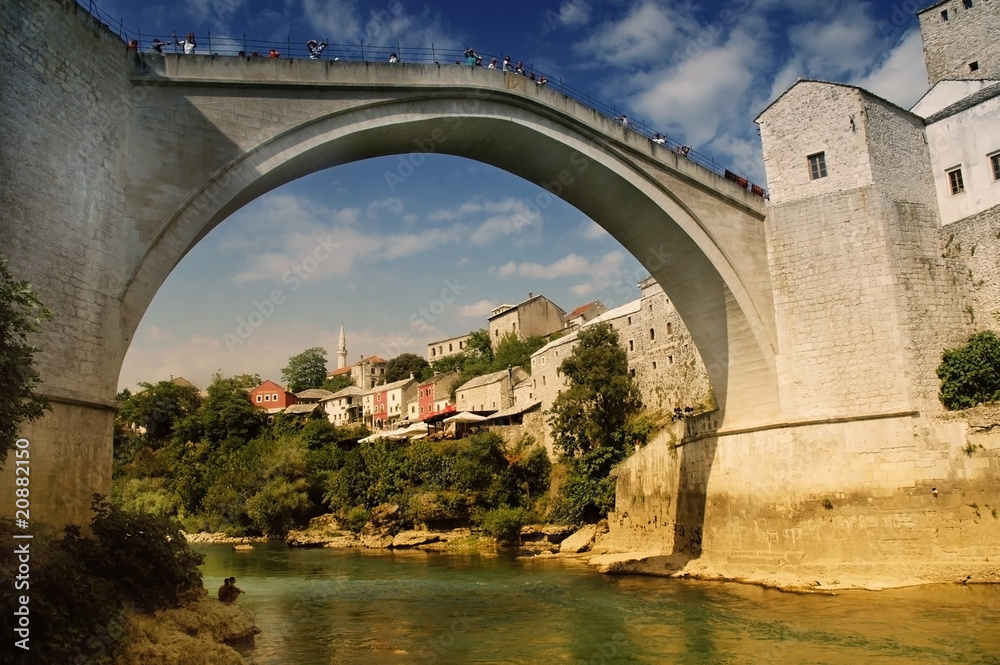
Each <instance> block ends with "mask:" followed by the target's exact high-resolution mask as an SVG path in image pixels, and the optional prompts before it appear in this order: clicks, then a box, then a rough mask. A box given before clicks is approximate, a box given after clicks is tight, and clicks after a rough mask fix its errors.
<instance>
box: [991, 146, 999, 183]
mask: <svg viewBox="0 0 1000 665" xmlns="http://www.w3.org/2000/svg"><path fill="white" fill-rule="evenodd" d="M990 168H992V169H993V179H994V180H1000V152H998V153H996V154H995V155H990Z"/></svg>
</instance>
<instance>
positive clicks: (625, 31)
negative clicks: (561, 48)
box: [575, 1, 695, 66]
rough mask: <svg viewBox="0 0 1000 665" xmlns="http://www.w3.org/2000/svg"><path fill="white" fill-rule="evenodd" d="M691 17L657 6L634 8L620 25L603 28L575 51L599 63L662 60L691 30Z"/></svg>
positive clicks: (616, 64)
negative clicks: (684, 31)
mask: <svg viewBox="0 0 1000 665" xmlns="http://www.w3.org/2000/svg"><path fill="white" fill-rule="evenodd" d="M694 25H695V24H694V22H693V20H692V19H691V17H690V16H688V15H686V14H684V13H681V12H678V11H672V10H670V9H668V8H666V7H660V6H658V5H657V4H656V3H655V2H649V1H647V2H641V3H639V4H637V5H634V6H633V7H632V8H631V9H630V10H629V12H628V14H626V15H625V17H624V18H622V19H621V20H619V21H609V22H606V23H604V24H602V25H601V26H600V27H599V28H598V29H597V30H596V31H595V32H594V33H593V34H592V35H591V36H590V37H588V38H586V39H585V40H583V41H582V42H580V43H579V44H577V45H576V47H575V50H576V51H577V52H578V53H580V54H581V55H584V56H587V57H590V58H591V59H593V60H594V61H595V62H596V63H600V64H606V65H615V66H621V65H630V64H635V63H647V62H655V61H658V60H662V58H663V56H664V54H666V53H668V52H669V49H670V48H671V47H672V46H673V45H675V43H676V42H677V41H678V40H679V38H680V36H681V34H682V31H683V30H684V29H685V28H687V29H692V28H693V27H694Z"/></svg>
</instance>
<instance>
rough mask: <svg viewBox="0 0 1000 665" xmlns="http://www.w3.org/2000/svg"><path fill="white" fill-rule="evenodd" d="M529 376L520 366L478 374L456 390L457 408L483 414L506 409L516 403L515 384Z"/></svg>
mask: <svg viewBox="0 0 1000 665" xmlns="http://www.w3.org/2000/svg"><path fill="white" fill-rule="evenodd" d="M527 377H528V373H527V372H525V371H524V370H523V369H521V368H520V367H513V368H511V369H504V370H500V371H499V372H493V373H492V374H485V375H483V376H477V377H476V378H474V379H471V380H470V381H466V382H465V383H463V384H462V385H461V386H459V387H458V389H457V390H456V391H455V408H457V409H458V410H459V411H471V412H473V413H479V414H483V415H486V414H490V413H494V412H496V411H500V410H501V409H506V408H508V407H510V406H512V405H513V404H514V385H515V384H517V383H520V382H521V381H523V380H524V379H526V378H527Z"/></svg>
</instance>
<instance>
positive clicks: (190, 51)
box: [174, 32, 198, 55]
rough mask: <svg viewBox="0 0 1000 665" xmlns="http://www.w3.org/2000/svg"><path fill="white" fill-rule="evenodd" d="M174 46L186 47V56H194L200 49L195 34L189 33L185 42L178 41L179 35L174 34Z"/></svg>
mask: <svg viewBox="0 0 1000 665" xmlns="http://www.w3.org/2000/svg"><path fill="white" fill-rule="evenodd" d="M174 44H176V45H177V46H182V47H184V55H194V50H195V49H196V48H198V44H197V43H196V42H195V40H194V33H193V32H189V33H187V35H186V36H185V37H184V41H182V42H181V41H177V33H176V32H175V33H174Z"/></svg>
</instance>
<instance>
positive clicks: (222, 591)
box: [219, 577, 232, 603]
mask: <svg viewBox="0 0 1000 665" xmlns="http://www.w3.org/2000/svg"><path fill="white" fill-rule="evenodd" d="M231 586H232V583H231V582H230V578H228V577H227V578H226V579H225V581H224V582H223V583H222V586H220V587H219V600H221V601H222V602H224V603H228V602H229V588H230V587H231Z"/></svg>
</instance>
